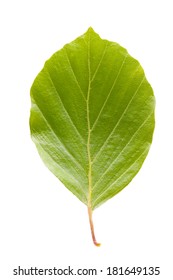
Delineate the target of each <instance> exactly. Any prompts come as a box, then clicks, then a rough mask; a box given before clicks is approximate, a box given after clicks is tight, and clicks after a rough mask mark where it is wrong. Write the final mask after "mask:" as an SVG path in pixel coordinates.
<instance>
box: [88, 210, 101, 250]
mask: <svg viewBox="0 0 173 280" xmlns="http://www.w3.org/2000/svg"><path fill="white" fill-rule="evenodd" d="M88 216H89V223H90V229H91V236H92V240H93V243H94V245H95V246H97V247H99V246H100V245H101V244H100V243H98V242H97V241H96V237H95V233H94V224H93V220H92V209H91V207H88Z"/></svg>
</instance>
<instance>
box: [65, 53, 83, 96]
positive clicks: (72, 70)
mask: <svg viewBox="0 0 173 280" xmlns="http://www.w3.org/2000/svg"><path fill="white" fill-rule="evenodd" d="M64 50H65V53H66V57H67V60H68V63H69V65H70V68H71V72H72V74H73V77H74V79H75V81H76V83H77V85H78V88H79V90H80V93H81V94H82V96H83V98H84V100H85V101H86V97H85V95H84V92H83V90H82V89H81V86H80V84H79V82H78V80H77V77H76V74H75V72H74V69H73V67H72V64H71V61H70V57H69V54H68V52H67V49H66V48H64Z"/></svg>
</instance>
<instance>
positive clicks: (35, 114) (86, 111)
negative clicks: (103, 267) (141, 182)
mask: <svg viewBox="0 0 173 280" xmlns="http://www.w3.org/2000/svg"><path fill="white" fill-rule="evenodd" d="M31 103H32V107H31V114H30V130H31V136H32V140H33V141H34V143H35V145H36V147H37V149H38V152H39V154H40V156H41V158H42V160H43V161H44V163H45V164H46V166H47V167H48V168H49V169H50V170H51V172H52V173H53V174H54V175H55V176H56V177H58V178H59V179H60V181H61V182H62V183H63V184H64V185H65V186H66V187H67V188H68V189H69V190H70V191H71V192H72V193H73V194H74V195H75V196H77V197H78V198H79V199H80V200H81V201H82V202H83V203H84V204H86V206H87V208H88V214H89V222H90V227H91V233H92V238H93V242H94V244H95V245H97V246H99V245H100V244H99V243H97V241H96V238H95V235H94V227H93V221H92V211H93V210H94V209H95V208H96V207H98V206H100V205H101V204H102V203H104V202H106V201H107V200H108V199H110V198H112V197H113V196H115V195H116V194H117V193H119V192H120V191H121V190H122V189H123V188H124V187H126V186H127V185H128V184H129V182H130V181H131V180H132V179H133V177H134V176H135V175H136V173H137V172H138V171H139V169H140V168H141V166H142V164H143V161H144V160H145V158H146V156H147V154H148V151H149V148H150V145H151V142H152V135H153V130H154V107H155V99H154V95H153V90H152V88H151V86H150V84H149V83H148V81H147V79H146V77H145V74H144V71H143V69H142V67H141V65H140V64H139V62H138V61H137V60H136V59H134V58H133V57H131V56H130V55H129V54H128V52H127V50H126V49H124V48H123V47H121V46H120V45H119V44H117V43H115V42H111V41H108V40H103V39H101V38H100V37H99V35H98V34H96V33H95V32H94V30H93V29H92V28H89V29H88V31H87V32H86V33H85V34H84V35H82V36H80V37H79V38H77V39H76V40H74V41H73V42H71V43H69V44H66V45H65V46H64V47H63V48H62V49H61V50H59V51H57V52H56V53H55V54H53V56H52V57H51V58H50V59H49V60H47V61H46V62H45V65H44V67H43V69H42V70H41V72H40V73H39V74H38V75H37V77H36V79H35V80H34V82H33V85H32V87H31Z"/></svg>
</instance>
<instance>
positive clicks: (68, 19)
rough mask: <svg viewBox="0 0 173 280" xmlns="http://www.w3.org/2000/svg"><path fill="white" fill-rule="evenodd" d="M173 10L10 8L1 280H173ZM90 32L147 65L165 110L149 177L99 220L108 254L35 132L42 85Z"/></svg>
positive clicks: (6, 13)
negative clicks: (138, 269) (34, 99)
mask: <svg viewBox="0 0 173 280" xmlns="http://www.w3.org/2000/svg"><path fill="white" fill-rule="evenodd" d="M171 2H172V1H168V0H164V1H159V0H156V1H154V0H145V1H139V0H136V1H135V0H131V1H129V0H119V1H116V0H114V1H113V0H106V1H101V0H98V1H97V0H86V1H85V0H84V1H82V0H78V1H77V0H69V1H67V0H62V1H58V0H56V1H54V0H47V1H45V0H42V1H40V0H30V1H25V0H21V1H20V0H16V1H12V0H11V1H10V0H6V1H2V0H1V2H0V133H1V135H0V142H1V143H0V161H1V167H0V170H1V175H0V181H1V182H0V191H1V193H0V208H1V209H0V227H1V228H0V243H1V244H0V255H1V260H0V276H1V277H0V278H1V279H3V280H6V279H8V280H9V279H10V280H12V279H56V277H57V279H58V276H54V277H51V276H49V277H48V276H47V277H46V276H45V277H43V276H38V277H31V276H30V277H28V278H27V277H26V276H23V277H22V276H13V269H14V268H17V266H19V265H20V266H21V267H23V268H30V267H31V266H33V267H35V266H37V267H40V268H52V267H53V266H57V267H61V268H65V267H67V266H68V265H70V266H71V267H74V268H80V267H82V268H91V267H94V268H97V269H98V270H100V269H103V270H104V272H103V273H102V274H100V276H97V277H95V278H96V279H115V278H116V277H114V276H106V268H107V267H108V266H123V267H126V266H130V267H132V266H160V267H161V275H160V276H155V277H152V276H150V277H149V276H148V277H147V276H139V277H138V276H135V277H134V276H133V277H129V279H138V280H140V279H147V280H149V279H162V280H163V279H167V280H170V279H173V276H172V275H173V267H172V259H173V253H172V252H173V242H172V236H173V230H172V228H173V225H172V223H173V191H172V189H173V179H172V177H173V164H172V162H173V160H172V158H173V148H172V147H173V132H172V130H173V125H172V122H173V105H172V104H173V97H172V96H173V84H172V80H173V70H172V69H173V66H172V65H173V54H172V50H173V42H172V36H173V16H172V11H173V9H172V6H171V5H172V3H171ZM89 26H92V27H93V28H94V30H95V31H96V32H97V33H99V34H100V36H101V37H102V38H106V39H108V40H112V41H116V42H118V43H119V44H121V45H122V46H124V47H125V48H127V49H128V51H129V53H130V54H131V55H132V56H134V57H135V58H137V59H138V60H139V61H140V63H141V64H142V66H143V68H144V69H145V72H146V76H147V78H148V80H149V82H150V83H151V85H152V87H153V89H154V92H155V96H156V101H157V109H156V129H155V133H154V140H153V145H152V148H151V150H150V152H149V155H148V157H147V159H146V161H145V163H144V165H143V167H142V169H141V170H140V172H139V174H138V175H137V176H136V177H135V178H134V180H133V181H132V182H131V183H130V185H129V186H128V187H127V188H126V189H124V190H123V191H122V192H121V193H120V194H118V195H117V196H116V197H114V198H113V199H111V200H109V201H108V202H106V203H105V204H104V205H102V206H101V207H100V208H98V209H97V210H96V211H95V212H94V217H93V218H94V223H95V232H96V236H97V240H98V241H99V242H101V243H102V246H101V247H100V248H97V247H95V246H94V245H93V244H92V241H91V236H90V229H89V223H88V217H87V209H86V207H85V206H84V205H83V204H82V203H81V202H80V201H79V200H78V199H77V198H76V197H75V196H73V195H72V194H71V193H70V192H69V191H68V190H66V188H65V187H64V186H63V185H62V184H61V183H60V182H59V181H58V180H57V179H56V178H55V177H54V175H53V174H51V173H50V171H49V170H48V169H47V168H46V167H45V166H44V164H43V163H42V161H41V159H40V158H39V156H38V154H37V151H36V148H35V146H34V144H33V143H32V141H31V139H30V132H29V125H28V120H29V110H30V96H29V91H30V87H31V84H32V82H33V80H34V78H35V76H36V75H37V74H38V72H39V71H40V70H41V68H42V67H43V64H44V62H45V60H47V59H48V58H49V57H50V56H51V55H52V54H53V53H54V52H55V51H57V50H58V49H60V48H61V47H63V45H64V44H65V43H68V42H70V41H72V40H73V39H75V38H76V37H78V36H80V35H81V34H83V33H84V32H86V30H87V29H88V27H89ZM70 277H71V278H72V279H79V277H72V276H69V278H70ZM127 277H128V276H125V277H124V276H119V277H117V278H116V279H127ZM59 278H60V277H59ZM61 278H62V277H61ZM91 278H93V279H94V277H89V276H88V277H85V276H83V277H82V279H91Z"/></svg>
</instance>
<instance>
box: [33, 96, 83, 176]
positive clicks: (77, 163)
mask: <svg viewBox="0 0 173 280" xmlns="http://www.w3.org/2000/svg"><path fill="white" fill-rule="evenodd" d="M33 101H34V99H33ZM35 106H36V107H37V108H38V110H39V112H40V114H41V115H42V117H43V119H44V120H45V122H46V124H47V126H48V127H49V129H50V130H51V131H52V133H53V134H54V136H55V138H57V139H58V140H59V142H60V143H61V145H62V146H63V147H64V151H66V153H67V155H68V156H69V157H70V158H71V159H72V161H73V162H75V164H76V165H77V166H78V167H79V168H80V169H82V170H84V168H83V166H82V165H81V164H80V163H79V162H78V161H77V159H76V158H75V157H74V156H73V155H72V154H71V152H70V151H69V150H68V148H67V147H66V145H65V144H64V143H63V142H62V141H61V139H60V138H59V137H58V135H57V134H56V132H55V131H54V129H53V127H52V126H51V124H50V123H49V121H48V120H47V119H46V117H45V115H44V113H43V111H42V110H41V109H40V107H39V106H38V104H37V103H36V102H35ZM84 171H85V170H84Z"/></svg>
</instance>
